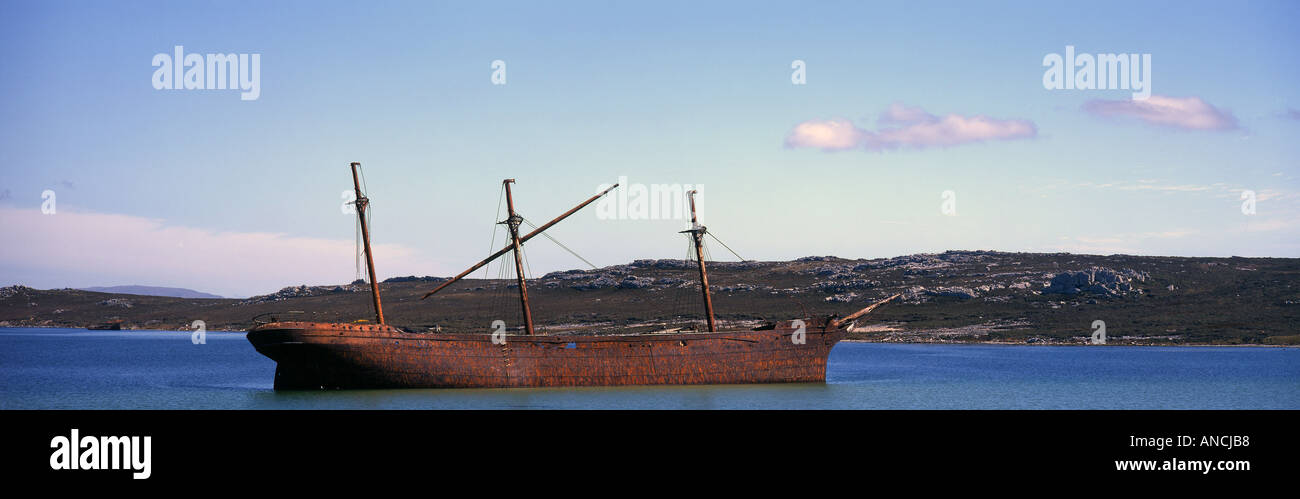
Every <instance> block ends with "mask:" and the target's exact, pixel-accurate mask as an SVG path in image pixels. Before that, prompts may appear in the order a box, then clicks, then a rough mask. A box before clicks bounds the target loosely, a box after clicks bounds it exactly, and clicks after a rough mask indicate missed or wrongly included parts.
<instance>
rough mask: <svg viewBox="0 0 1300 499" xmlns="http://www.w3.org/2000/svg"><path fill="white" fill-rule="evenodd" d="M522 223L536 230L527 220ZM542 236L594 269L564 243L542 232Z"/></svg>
mask: <svg viewBox="0 0 1300 499" xmlns="http://www.w3.org/2000/svg"><path fill="white" fill-rule="evenodd" d="M515 213H518V212H515ZM520 216H521V217H522V216H523V215H520ZM524 223H526V224H528V226H529V227H532V228H533V230H537V226H536V225H533V222H532V221H530V220H528V219H527V218H525V219H524ZM542 235H543V236H546V238H547V239H550V240H551V242H553V243H555V244H556V245H558V246H559V247H561V248H564V251H568V252H569V254H570V255H573V256H576V257H578V259H579V260H582V262H583V263H585V264H587V265H589V266H590V267H591V268H592V269H593V270H594V269H596V264H594V263H591V262H590V261H588V260H587V259H586V258H583V257H582V255H579V254H578V252H576V251H573V250H571V249H569V247H568V246H565V245H564V243H561V242H560V241H559V240H558V239H556V238H554V237H551V235H550V234H547V233H545V232H543V233H542Z"/></svg>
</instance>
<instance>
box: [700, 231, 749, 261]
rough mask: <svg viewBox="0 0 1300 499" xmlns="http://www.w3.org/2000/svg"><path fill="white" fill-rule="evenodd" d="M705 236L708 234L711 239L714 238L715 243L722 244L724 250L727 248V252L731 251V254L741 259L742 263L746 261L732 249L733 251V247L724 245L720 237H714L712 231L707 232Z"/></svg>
mask: <svg viewBox="0 0 1300 499" xmlns="http://www.w3.org/2000/svg"><path fill="white" fill-rule="evenodd" d="M705 234H708V235H709V237H712V238H713V240H714V241H717V242H718V244H721V245H722V247H723V248H727V251H730V252H731V254H733V255H736V258H739V259H740V261H742V262H743V261H745V258H744V257H742V256H740V255H739V254H737V253H736V252H735V251H734V250H732V249H731V246H727V243H724V242H722V240H721V239H718V236H715V235H713V232H712V231H708V232H705Z"/></svg>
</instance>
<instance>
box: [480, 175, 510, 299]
mask: <svg viewBox="0 0 1300 499" xmlns="http://www.w3.org/2000/svg"><path fill="white" fill-rule="evenodd" d="M505 195H506V184H501V190H500V191H497V214H496V216H494V217H492V240H491V241H490V242H488V254H489V255H491V254H492V251H493V249H494V248H496V244H497V225H498V224H497V221H499V220H500V219H501V201H502V200H503V199H504V198H505ZM486 267H488V266H487V265H484V269H483V278H484V279H487V277H488V269H487V268H486Z"/></svg>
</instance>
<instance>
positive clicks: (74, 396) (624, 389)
mask: <svg viewBox="0 0 1300 499" xmlns="http://www.w3.org/2000/svg"><path fill="white" fill-rule="evenodd" d="M275 366H276V364H275V361H273V360H271V359H269V358H267V357H265V356H263V355H260V354H258V353H257V352H256V351H255V350H254V349H253V347H252V345H250V344H249V342H248V341H247V340H246V339H245V335H244V334H243V333H232V332H212V331H209V332H208V336H207V342H206V344H201V345H195V344H193V343H192V342H191V340H190V333H189V332H185V331H145V330H134V331H87V330H85V329H52V328H0V408H3V409H1300V385H1297V380H1300V349H1297V348H1238V347H1115V346H1096V347H1092V346H1014V345H970V344H966V345H961V344H947V345H941V344H881V343H860V342H840V343H839V344H838V345H836V346H835V347H834V349H832V350H831V352H830V355H829V357H828V360H827V363H826V381H825V382H822V383H781V384H739V385H685V386H664V385H658V386H612V387H551V388H490V389H460V390H445V389H386V390H324V391H322V390H280V391H277V390H274V389H273V387H272V385H273V381H272V380H273V375H274V372H275Z"/></svg>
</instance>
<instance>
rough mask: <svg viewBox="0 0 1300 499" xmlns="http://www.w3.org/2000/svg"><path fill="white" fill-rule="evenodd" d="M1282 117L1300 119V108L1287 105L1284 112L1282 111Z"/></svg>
mask: <svg viewBox="0 0 1300 499" xmlns="http://www.w3.org/2000/svg"><path fill="white" fill-rule="evenodd" d="M1282 117H1284V118H1290V119H1293V120H1296V121H1300V109H1295V108H1292V107H1288V108H1286V112H1284V113H1282Z"/></svg>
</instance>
